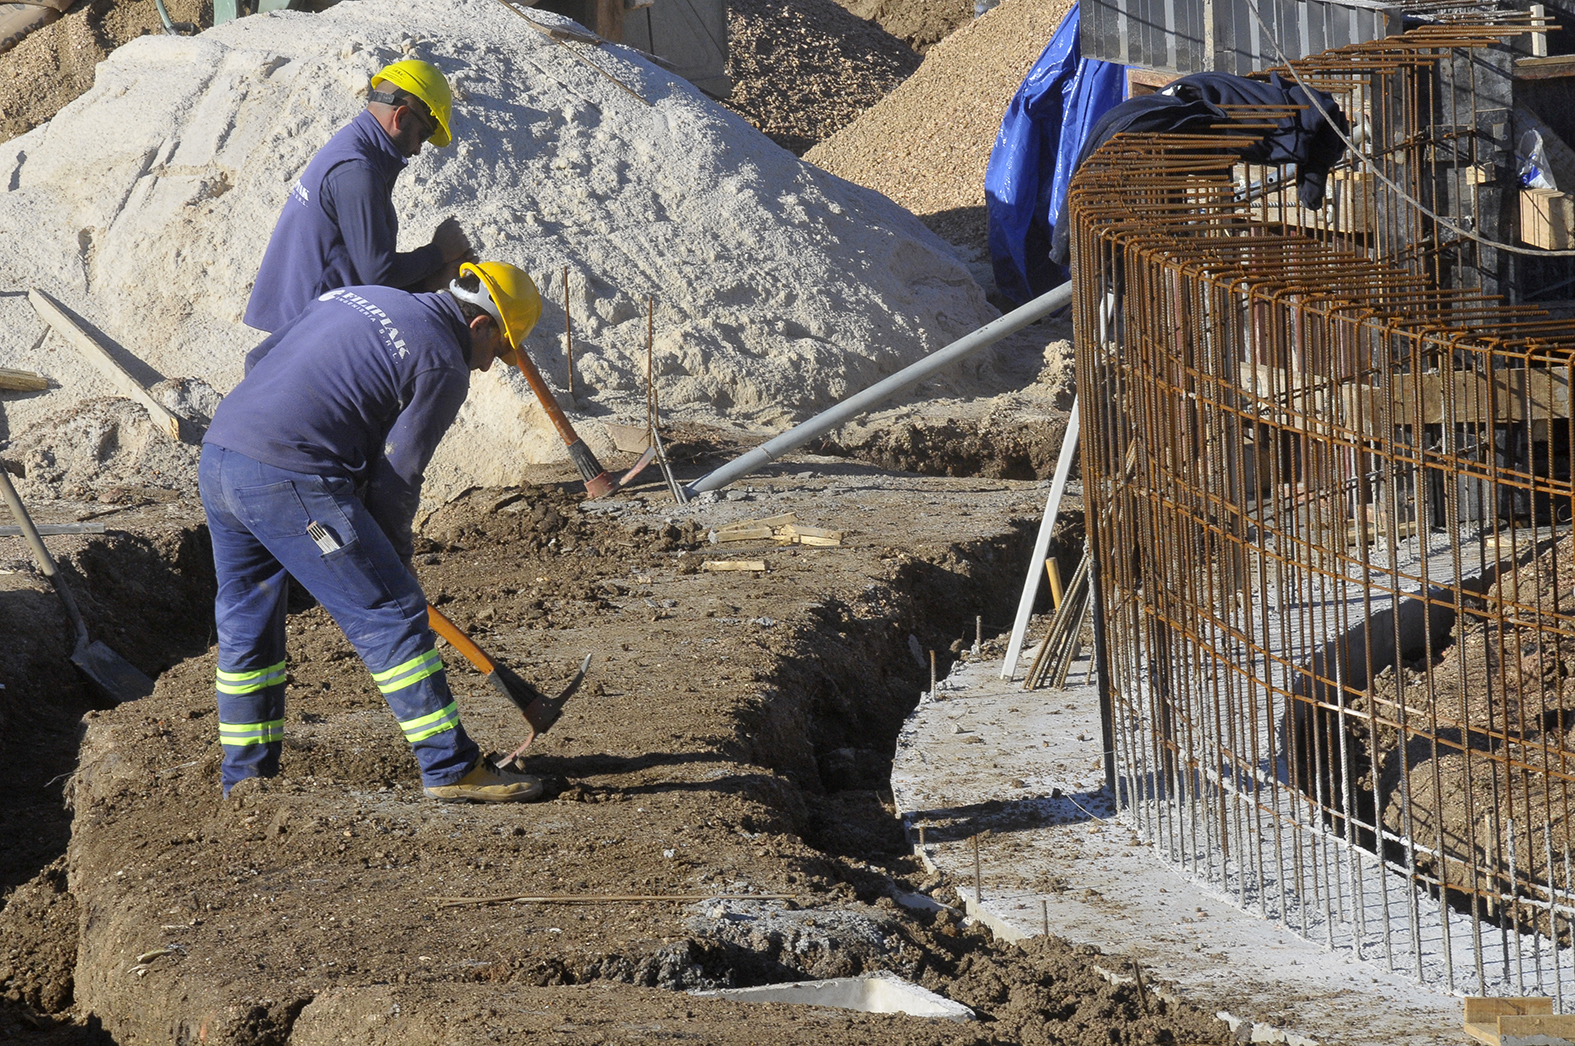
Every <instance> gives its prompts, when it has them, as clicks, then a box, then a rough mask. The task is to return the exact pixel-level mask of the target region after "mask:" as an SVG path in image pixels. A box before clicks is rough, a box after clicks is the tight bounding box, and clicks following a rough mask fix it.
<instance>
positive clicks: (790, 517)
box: [714, 512, 798, 534]
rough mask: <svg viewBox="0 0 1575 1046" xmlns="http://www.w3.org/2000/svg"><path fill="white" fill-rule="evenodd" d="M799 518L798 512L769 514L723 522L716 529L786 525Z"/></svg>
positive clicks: (721, 530)
mask: <svg viewBox="0 0 1575 1046" xmlns="http://www.w3.org/2000/svg"><path fill="white" fill-rule="evenodd" d="M797 518H798V514H797V513H794V512H783V513H781V514H779V515H775V516H767V517H765V518H764V519H739V520H734V521H733V522H732V523H723V524H722V525H721V526H720V527H716V528H714V529H715V530H716V532H717V533H719V534H720V533H724V532H726V531H729V530H739V529H742V528H744V527H785V526H787V525H788V524H789V523H791V522H793V521H794V520H795V519H797Z"/></svg>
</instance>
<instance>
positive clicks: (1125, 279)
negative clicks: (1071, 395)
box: [1070, 24, 1575, 1011]
mask: <svg viewBox="0 0 1575 1046" xmlns="http://www.w3.org/2000/svg"><path fill="white" fill-rule="evenodd" d="M1513 31H1514V30H1513V28H1506V27H1505V26H1503V25H1462V24H1454V25H1435V26H1429V27H1424V28H1422V29H1418V30H1415V31H1413V32H1410V33H1407V34H1405V35H1404V36H1402V37H1396V38H1390V39H1387V40H1383V41H1378V42H1375V43H1372V44H1363V45H1357V46H1353V47H1349V48H1344V49H1341V50H1339V51H1334V52H1328V53H1326V54H1323V55H1319V56H1317V57H1315V58H1313V59H1309V60H1306V61H1303V62H1299V63H1296V72H1297V74H1298V75H1299V76H1300V77H1301V78H1302V79H1303V80H1304V82H1308V83H1310V84H1312V85H1314V86H1317V87H1319V88H1321V89H1322V90H1325V91H1328V92H1330V93H1331V94H1333V95H1334V96H1335V98H1336V100H1337V101H1338V102H1339V104H1340V106H1341V107H1342V109H1343V110H1344V111H1345V112H1346V113H1347V114H1348V115H1349V116H1350V117H1352V123H1353V126H1355V127H1356V128H1357V129H1358V135H1359V145H1360V149H1361V153H1362V156H1361V158H1360V162H1358V161H1354V160H1353V161H1352V162H1350V163H1348V164H1347V165H1346V166H1345V167H1344V168H1342V169H1340V170H1337V171H1336V172H1335V176H1334V177H1333V179H1332V180H1331V182H1330V187H1331V188H1330V196H1331V201H1330V204H1329V206H1328V207H1326V208H1325V209H1324V210H1323V211H1320V212H1309V211H1306V210H1304V209H1302V208H1301V207H1299V206H1298V204H1297V202H1296V198H1295V194H1294V188H1293V187H1292V185H1291V184H1290V182H1289V181H1288V180H1286V179H1285V178H1283V177H1282V172H1281V171H1279V170H1278V169H1274V168H1263V167H1259V166H1254V165H1250V164H1246V163H1244V162H1243V161H1242V154H1243V151H1244V148H1245V142H1244V140H1243V138H1242V137H1240V136H1239V135H1234V134H1229V133H1212V134H1202V135H1170V136H1161V135H1143V136H1122V137H1119V138H1116V139H1113V140H1112V141H1111V142H1109V143H1107V144H1106V145H1105V146H1104V147H1102V148H1101V149H1100V151H1099V152H1097V153H1096V154H1095V155H1094V156H1093V157H1092V158H1090V159H1089V160H1088V161H1087V162H1086V163H1085V164H1084V165H1083V167H1082V168H1080V170H1079V173H1078V175H1077V177H1076V179H1075V181H1074V183H1073V190H1072V193H1071V197H1070V214H1071V221H1072V229H1071V237H1072V246H1073V251H1072V254H1073V266H1072V278H1073V280H1074V283H1075V287H1076V295H1075V297H1074V300H1073V310H1074V324H1075V330H1076V342H1077V369H1078V385H1079V390H1080V403H1081V404H1082V409H1083V411H1084V418H1085V421H1084V428H1083V436H1082V445H1081V452H1082V461H1083V481H1084V491H1085V498H1086V502H1087V505H1088V527H1089V538H1090V543H1091V547H1092V549H1093V551H1094V555H1095V557H1096V560H1097V564H1098V574H1099V579H1100V580H1099V592H1100V600H1101V615H1102V621H1103V628H1104V640H1105V650H1106V655H1105V664H1104V665H1103V671H1104V672H1105V675H1106V680H1107V684H1108V690H1109V693H1110V695H1111V696H1110V699H1109V700H1110V707H1109V708H1108V709H1107V710H1106V712H1107V719H1108V722H1109V723H1110V724H1111V730H1110V734H1109V737H1108V738H1107V740H1108V742H1109V744H1110V745H1111V746H1112V748H1113V750H1114V763H1115V767H1116V777H1117V799H1118V802H1119V803H1120V804H1121V807H1122V809H1123V810H1124V812H1125V815H1126V816H1127V817H1129V818H1130V819H1131V820H1132V822H1133V823H1134V824H1135V826H1136V827H1137V828H1138V829H1139V831H1140V832H1141V833H1142V834H1143V835H1144V836H1145V837H1146V838H1147V839H1148V840H1150V841H1152V842H1153V843H1155V844H1156V845H1157V847H1158V849H1159V850H1160V851H1161V852H1162V853H1164V854H1165V855H1166V856H1167V857H1168V858H1169V859H1170V860H1172V861H1175V862H1176V863H1178V864H1180V865H1181V866H1182V867H1183V868H1185V869H1186V870H1187V871H1189V872H1192V873H1195V874H1198V875H1200V876H1205V877H1207V878H1209V879H1211V880H1213V881H1214V882H1216V883H1218V884H1220V885H1222V886H1223V887H1225V888H1226V889H1228V890H1229V891H1231V892H1232V893H1233V894H1234V895H1235V896H1236V898H1237V900H1238V902H1239V903H1240V904H1242V905H1243V906H1244V907H1247V908H1249V909H1251V910H1255V911H1257V912H1259V913H1260V914H1262V915H1264V916H1265V917H1268V918H1272V919H1276V920H1279V921H1281V922H1283V923H1285V924H1286V925H1288V926H1290V927H1291V928H1293V929H1295V930H1297V931H1299V932H1301V933H1303V934H1305V935H1308V936H1312V937H1314V938H1316V939H1320V940H1323V941H1325V942H1327V943H1328V944H1330V945H1331V946H1336V947H1342V948H1350V949H1352V950H1354V951H1355V952H1356V953H1357V954H1358V955H1360V956H1363V957H1366V958H1371V959H1376V960H1378V961H1382V962H1385V963H1387V964H1388V965H1389V966H1390V967H1391V968H1395V969H1404V970H1409V971H1411V972H1412V973H1414V974H1415V975H1416V976H1417V977H1419V978H1422V979H1424V980H1428V981H1434V982H1439V983H1443V984H1446V985H1447V986H1448V987H1449V988H1450V989H1452V990H1466V991H1471V992H1475V993H1479V994H1500V993H1505V992H1507V993H1510V994H1517V995H1522V994H1532V993H1542V994H1548V995H1553V996H1554V997H1555V999H1556V1001H1557V1005H1558V1008H1559V1009H1560V1010H1561V1011H1562V1010H1563V1007H1564V995H1565V991H1566V989H1567V988H1575V948H1572V947H1571V944H1572V939H1575V865H1572V862H1571V848H1572V841H1571V835H1572V831H1571V829H1572V823H1571V816H1570V813H1571V810H1570V791H1571V782H1572V780H1575V678H1572V676H1575V591H1572V588H1575V546H1572V540H1575V539H1572V536H1571V528H1570V525H1569V524H1570V516H1571V507H1572V494H1575V487H1572V483H1571V470H1570V451H1571V442H1572V441H1571V428H1570V426H1571V421H1570V419H1571V411H1570V387H1571V382H1572V378H1575V373H1572V372H1575V323H1572V322H1571V321H1567V320H1563V319H1558V318H1555V317H1553V316H1550V315H1549V314H1547V313H1546V312H1543V311H1539V310H1538V309H1535V308H1531V307H1527V306H1516V305H1508V304H1505V303H1504V302H1503V300H1502V299H1501V298H1500V297H1499V296H1498V295H1496V294H1494V293H1491V292H1490V290H1491V286H1490V285H1491V283H1492V280H1491V279H1486V278H1484V277H1483V276H1482V273H1484V272H1488V273H1491V272H1493V271H1497V270H1494V268H1493V265H1494V258H1493V254H1494V251H1495V248H1494V246H1493V245H1492V244H1491V243H1486V244H1485V243H1481V242H1477V241H1475V240H1472V239H1470V238H1469V237H1462V236H1460V235H1458V234H1457V233H1454V232H1451V231H1450V230H1449V229H1448V228H1446V227H1445V226H1444V225H1443V224H1441V223H1439V222H1438V221H1437V220H1436V219H1435V218H1433V217H1431V216H1430V214H1429V212H1430V211H1432V212H1434V213H1441V214H1447V215H1449V216H1450V217H1451V218H1452V219H1453V220H1454V222H1456V223H1457V224H1458V225H1460V226H1461V227H1466V228H1469V227H1472V222H1471V221H1470V219H1471V218H1472V216H1473V215H1474V214H1476V213H1477V212H1476V210H1475V208H1477V207H1479V206H1483V205H1484V204H1483V199H1484V197H1483V195H1482V191H1483V187H1484V186H1485V185H1486V184H1487V183H1486V182H1485V181H1484V179H1483V176H1482V174H1481V167H1482V163H1481V160H1482V156H1481V151H1482V136H1483V135H1484V134H1486V133H1487V132H1486V131H1485V130H1484V129H1483V128H1484V127H1485V126H1486V122H1487V121H1488V120H1489V119H1490V118H1491V113H1489V112H1488V110H1489V109H1491V108H1492V106H1489V105H1479V101H1480V98H1479V96H1478V94H1477V93H1476V90H1475V86H1474V85H1473V84H1471V83H1468V82H1467V81H1469V80H1470V78H1471V76H1472V75H1473V74H1472V70H1473V69H1474V68H1476V67H1477V66H1478V65H1480V64H1481V62H1482V55H1483V54H1490V53H1491V52H1493V49H1494V48H1497V47H1500V45H1501V42H1502V40H1503V39H1504V38H1505V37H1506V35H1508V34H1510V33H1512V32H1513ZM1462 85H1464V86H1462ZM1495 104H1496V103H1495ZM1234 115H1235V116H1236V117H1237V118H1238V120H1239V121H1240V122H1241V123H1242V124H1243V125H1246V126H1257V127H1263V126H1266V125H1267V124H1268V123H1271V122H1273V121H1275V120H1277V119H1279V118H1280V117H1281V116H1283V115H1284V112H1283V111H1281V110H1238V111H1236V112H1235V113H1234ZM1375 172H1376V173H1375ZM1378 175H1382V177H1378ZM1495 205H1496V204H1495ZM1462 218H1464V219H1466V220H1465V221H1464V222H1462V221H1461V219H1462Z"/></svg>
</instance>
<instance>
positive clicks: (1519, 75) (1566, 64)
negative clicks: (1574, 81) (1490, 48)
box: [1514, 54, 1575, 80]
mask: <svg viewBox="0 0 1575 1046" xmlns="http://www.w3.org/2000/svg"><path fill="white" fill-rule="evenodd" d="M1566 76H1575V54H1555V55H1549V56H1547V57H1546V58H1517V59H1516V60H1515V72H1514V77H1515V79H1517V80H1560V79H1563V78H1564V77H1566Z"/></svg>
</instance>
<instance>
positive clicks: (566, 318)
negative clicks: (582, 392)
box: [563, 265, 574, 398]
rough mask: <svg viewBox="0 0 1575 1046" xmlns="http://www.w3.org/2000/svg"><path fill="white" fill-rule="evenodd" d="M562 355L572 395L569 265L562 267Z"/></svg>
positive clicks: (572, 368)
mask: <svg viewBox="0 0 1575 1046" xmlns="http://www.w3.org/2000/svg"><path fill="white" fill-rule="evenodd" d="M563 357H564V365H565V367H566V369H567V370H568V374H569V385H568V388H569V396H570V397H571V398H572V397H573V396H574V315H573V313H571V312H570V311H569V267H568V266H567V265H565V266H564V267H563Z"/></svg>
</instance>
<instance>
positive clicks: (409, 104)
mask: <svg viewBox="0 0 1575 1046" xmlns="http://www.w3.org/2000/svg"><path fill="white" fill-rule="evenodd" d="M453 105H454V96H453V94H452V92H450V90H449V86H448V81H447V80H446V79H444V77H443V74H442V73H441V72H439V71H438V69H437V67H436V66H434V65H432V64H431V63H429V62H423V61H419V60H416V59H408V60H406V61H402V62H395V63H394V64H393V65H390V66H387V67H385V68H384V69H383V70H382V71H381V72H379V73H378V74H377V75H376V76H374V77H372V85H371V90H370V92H369V93H368V94H367V103H366V109H365V110H364V111H362V112H361V113H360V114H359V115H358V116H356V118H355V119H354V120H351V121H350V122H349V123H348V124H346V125H345V126H344V127H343V128H341V129H340V130H339V132H338V133H337V134H335V135H334V136H333V137H332V138H330V139H329V140H328V142H327V143H326V144H325V145H324V146H323V147H322V148H321V149H319V150H318V151H317V155H316V156H314V157H312V161H311V162H310V163H308V164H307V165H306V170H305V171H303V172H302V174H301V177H300V178H299V179H298V180H297V181H296V183H295V184H294V185H293V186H291V188H290V195H289V196H288V197H286V198H285V202H284V211H283V212H282V213H281V214H280V215H279V221H278V224H276V225H275V226H274V229H273V236H272V238H271V239H269V241H268V248H267V250H266V251H264V252H263V260H262V267H261V268H260V269H259V270H258V272H257V282H256V283H255V284H253V286H252V296H251V300H250V301H248V302H247V303H246V323H247V324H249V325H250V326H253V327H256V328H257V329H258V330H264V331H269V332H270V333H271V332H273V331H277V330H278V329H279V328H281V327H283V326H284V325H285V324H286V323H288V322H289V321H290V320H291V319H293V318H294V317H295V316H296V314H297V313H299V312H300V311H301V310H302V309H304V308H306V305H307V303H308V302H310V301H311V300H312V299H314V298H316V297H317V296H318V295H319V294H323V293H325V292H327V291H331V290H333V289H335V288H336V287H354V286H360V285H370V284H377V285H380V286H384V287H403V288H406V289H410V290H417V289H420V287H419V286H418V285H420V284H422V283H423V282H424V281H427V280H429V279H430V278H432V277H433V276H435V275H438V274H439V273H441V272H442V271H443V270H444V268H445V267H451V266H455V265H456V263H458V262H460V261H463V260H473V259H472V257H471V253H470V242H469V240H467V239H466V238H465V234H464V233H463V232H461V231H460V228H459V223H458V222H456V221H455V220H454V219H453V218H448V219H445V220H444V221H443V222H442V224H440V225H439V226H438V227H437V230H436V232H434V233H433V235H432V242H431V243H429V244H427V245H426V246H425V247H420V248H418V249H416V250H413V251H409V252H406V253H404V254H401V253H399V252H398V251H396V250H395V247H396V246H397V244H398V240H399V216H398V215H397V214H396V213H395V212H394V203H393V193H394V180H395V179H396V178H398V177H399V172H400V171H402V170H404V169H405V164H407V163H408V162H409V161H410V157H412V156H415V155H416V154H417V153H419V152H420V151H421V145H422V143H423V142H431V143H432V144H433V145H435V146H437V147H438V148H440V149H441V148H442V147H444V146H446V145H448V143H449V142H450V140H451V138H450V136H449V129H448V128H449V117H450V115H451V113H452V110H453ZM438 286H442V283H439V284H438Z"/></svg>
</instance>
